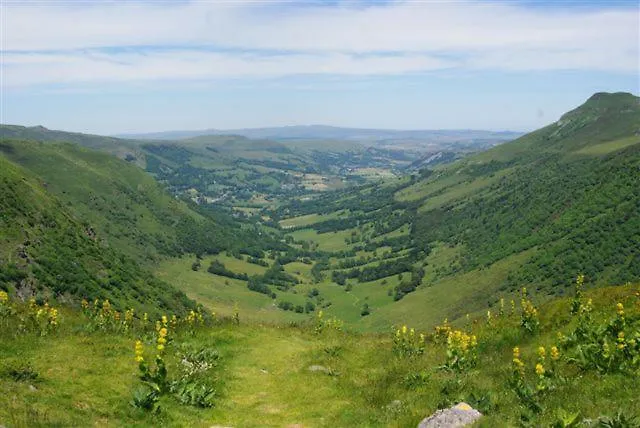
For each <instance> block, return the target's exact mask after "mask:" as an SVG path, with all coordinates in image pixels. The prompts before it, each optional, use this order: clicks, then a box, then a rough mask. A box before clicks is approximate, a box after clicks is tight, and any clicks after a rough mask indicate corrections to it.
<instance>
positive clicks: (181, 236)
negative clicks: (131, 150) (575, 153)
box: [2, 140, 238, 261]
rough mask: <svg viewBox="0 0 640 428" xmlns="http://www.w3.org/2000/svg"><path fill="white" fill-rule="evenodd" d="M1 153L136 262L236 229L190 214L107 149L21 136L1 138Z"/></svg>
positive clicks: (212, 241)
mask: <svg viewBox="0 0 640 428" xmlns="http://www.w3.org/2000/svg"><path fill="white" fill-rule="evenodd" d="M2 154H3V156H4V157H6V158H7V159H9V160H11V161H13V162H15V163H17V164H19V165H20V166H22V167H23V168H26V169H28V170H29V171H31V172H32V173H33V174H34V175H37V176H38V177H39V179H40V180H41V181H42V182H43V184H44V185H45V186H46V189H47V191H48V192H49V193H50V194H53V195H56V197H58V198H59V199H60V200H62V201H63V202H64V203H65V204H66V205H67V207H68V209H69V210H71V211H73V212H74V213H75V214H76V215H77V216H78V218H81V219H82V220H83V221H85V222H86V223H87V224H90V225H91V227H92V228H93V230H94V232H96V233H97V237H98V239H99V240H100V241H102V242H103V244H105V245H109V246H113V247H114V248H116V249H118V250H119V251H121V252H124V253H126V254H128V255H129V256H131V257H134V258H136V259H138V260H140V261H145V260H151V261H153V260H155V259H156V258H157V257H158V255H162V254H164V255H178V254H181V253H182V252H184V251H190V252H200V253H203V252H207V251H217V250H219V249H222V248H227V247H228V246H229V245H230V241H231V238H230V236H231V234H232V233H233V232H232V230H233V229H234V228H236V229H237V228H238V225H237V224H235V223H234V222H232V221H230V220H225V219H224V217H216V220H219V221H218V222H216V221H213V220H212V219H211V218H210V216H203V215H201V214H199V213H196V212H195V211H194V210H193V209H191V208H189V207H188V206H187V205H186V204H185V203H184V202H182V201H179V200H176V198H174V197H172V196H170V195H169V194H168V193H167V192H166V191H165V190H164V189H163V188H162V187H161V186H160V185H158V183H157V182H156V181H155V180H154V179H153V177H151V176H149V175H148V174H145V173H144V172H143V171H142V170H140V169H139V168H138V167H136V166H135V165H131V164H128V163H127V162H125V161H122V160H120V159H117V158H116V157H113V156H110V155H108V154H104V153H100V152H96V151H93V150H87V149H85V148H82V147H78V146H76V145H72V144H43V143H38V142H33V141H24V140H3V142H2ZM205 241H206V242H205Z"/></svg>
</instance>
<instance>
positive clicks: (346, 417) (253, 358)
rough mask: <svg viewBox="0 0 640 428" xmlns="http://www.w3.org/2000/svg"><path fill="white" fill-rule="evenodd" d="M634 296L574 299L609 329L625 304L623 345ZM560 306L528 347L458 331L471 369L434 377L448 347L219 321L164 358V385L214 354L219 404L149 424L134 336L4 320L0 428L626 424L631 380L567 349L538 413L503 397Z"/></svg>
mask: <svg viewBox="0 0 640 428" xmlns="http://www.w3.org/2000/svg"><path fill="white" fill-rule="evenodd" d="M638 292H640V289H639V288H638V286H637V285H636V286H631V285H629V286H624V287H615V288H607V289H602V290H597V291H595V292H591V293H589V295H588V296H585V299H586V298H591V299H592V300H593V305H594V306H595V308H596V310H595V312H594V320H595V321H596V322H601V321H603V320H606V319H610V318H611V317H612V316H613V317H614V318H615V310H614V309H613V308H614V307H615V304H616V302H622V303H623V304H624V307H625V308H626V310H627V312H626V318H627V321H626V322H627V325H628V329H630V330H629V331H628V336H627V337H633V334H636V335H637V334H640V331H638V330H637V326H638V322H640V318H639V317H640V312H638V310H639V309H638V307H637V299H638V297H637V296H636V295H635V294H636V293H638ZM585 301H586V300H585ZM583 302H584V301H583ZM569 306H570V300H569V299H557V300H554V301H552V302H550V303H548V304H546V305H544V306H542V307H540V308H539V310H540V322H541V327H540V330H539V332H538V333H536V334H533V335H531V334H527V333H526V332H524V331H523V330H522V328H520V326H519V322H520V320H519V315H518V314H516V315H505V316H504V317H496V318H495V319H494V320H493V321H492V323H491V324H487V323H486V322H485V321H483V320H476V321H474V322H472V323H470V324H468V325H467V326H465V329H467V330H468V331H471V332H472V333H473V334H476V335H477V337H478V348H477V352H478V362H477V365H476V366H475V367H473V368H471V369H468V370H464V371H461V372H458V371H448V370H442V369H439V368H438V367H440V366H442V365H443V364H444V363H445V362H446V359H447V357H446V346H445V345H443V344H438V343H434V342H431V341H430V340H429V341H428V342H427V344H426V348H425V352H424V354H422V355H418V356H415V357H412V358H406V357H402V356H399V355H398V354H396V353H394V352H393V343H392V336H393V334H391V333H383V334H355V333H347V332H340V331H335V330H331V329H327V330H324V331H323V332H322V333H320V334H317V333H315V332H314V330H313V328H312V327H305V326H303V327H299V326H298V327H296V326H290V327H277V328H276V327H269V326H264V325H258V324H254V323H247V322H245V321H244V314H243V313H240V324H239V325H235V324H234V323H231V322H228V321H218V322H216V323H214V324H213V325H211V326H206V327H202V328H198V330H197V331H196V333H195V334H193V335H192V334H189V333H188V331H186V330H181V329H179V328H174V327H171V328H170V335H171V337H172V341H171V342H170V343H169V344H168V345H167V346H168V350H167V352H166V357H165V360H166V361H167V364H168V366H167V367H168V370H169V376H170V378H172V379H175V378H177V377H179V371H180V363H179V360H180V358H181V357H180V356H179V355H180V352H182V351H181V350H184V349H202V348H203V349H208V350H215V351H216V352H217V353H218V355H219V358H218V360H217V362H216V363H215V365H214V367H213V368H212V369H210V370H209V371H208V372H207V373H208V374H207V379H208V382H210V383H213V384H215V389H216V395H215V399H214V407H211V408H204V409H203V408H198V407H192V406H188V405H182V404H180V402H179V401H178V400H176V399H175V398H173V397H172V396H171V395H166V396H163V397H161V398H160V401H159V404H160V406H161V411H160V412H159V413H158V414H153V413H148V412H144V411H142V410H140V409H136V408H134V407H133V406H132V405H131V404H130V402H131V394H132V391H133V389H134V388H135V386H136V385H139V384H140V381H139V380H137V376H136V372H137V367H136V363H135V362H134V361H133V342H134V340H135V339H136V338H139V337H142V338H143V341H144V342H146V343H147V344H148V345H147V346H150V345H149V344H151V345H152V344H153V343H154V338H153V337H154V336H153V334H151V335H149V334H144V333H141V332H140V331H138V330H137V328H134V330H133V331H129V332H128V333H123V332H120V333H109V332H107V333H105V332H91V331H88V330H86V327H87V325H88V322H89V321H88V319H87V318H85V317H84V316H83V315H81V314H80V313H79V312H77V311H75V310H64V311H63V312H62V315H61V323H60V328H59V329H58V331H56V332H54V333H50V334H48V335H46V336H43V337H41V336H39V335H37V334H34V333H27V334H21V335H15V334H14V332H13V331H11V330H10V329H9V328H8V327H7V326H11V325H12V324H10V323H11V319H10V318H4V319H3V320H4V321H3V322H5V328H3V329H2V331H1V332H0V337H1V338H2V343H3V346H2V347H0V388H2V390H3V391H7V392H8V393H6V394H2V395H1V396H0V423H2V424H5V425H7V426H17V427H19V426H52V425H53V426H72V425H74V426H75V425H95V424H97V425H133V426H203V427H204V426H212V425H220V426H243V427H258V426H318V427H322V426H326V427H333V426H362V427H365V426H366V427H383V426H384V427H406V426H416V425H417V424H418V422H419V421H420V420H421V419H422V418H423V417H425V416H427V415H429V414H431V413H433V412H434V411H436V410H437V409H438V408H441V407H445V406H449V405H451V404H452V403H456V402H458V401H460V400H465V401H467V402H469V403H471V404H472V405H473V406H475V407H476V408H479V409H480V410H481V411H482V412H483V413H484V414H485V415H486V416H485V417H484V418H482V419H481V420H480V421H479V423H478V424H477V426H487V427H496V426H514V425H520V424H524V425H533V426H549V425H550V424H552V423H556V422H557V421H558V420H559V416H558V415H559V413H558V412H559V410H564V411H567V412H575V413H579V414H580V415H581V416H580V418H579V420H580V419H582V418H589V419H591V420H595V419H597V418H598V417H600V416H603V415H612V414H614V413H615V412H616V411H617V410H622V411H623V412H624V413H625V414H626V415H627V416H628V417H630V416H632V415H633V412H634V411H637V409H638V404H639V403H638V396H639V393H640V390H639V389H638V388H639V386H638V384H637V381H636V380H637V378H636V377H635V376H636V375H634V374H633V372H631V373H624V372H613V373H604V374H603V373H598V372H596V371H594V370H590V369H585V370H579V369H578V368H577V366H576V363H575V362H572V360H571V355H572V354H571V352H573V351H572V350H571V349H567V350H565V349H562V350H561V358H560V359H559V361H558V363H557V367H556V370H557V376H559V377H558V378H556V377H552V378H549V379H551V380H550V381H551V382H553V385H554V387H553V388H551V389H549V390H546V391H544V392H542V393H539V394H538V395H537V398H536V399H535V400H536V403H537V406H538V409H537V410H535V411H534V410H531V408H530V406H529V403H528V402H526V401H521V400H520V399H519V398H518V395H517V394H516V393H515V391H514V389H512V387H511V386H510V383H509V382H510V381H509V379H511V378H512V371H511V364H512V363H511V359H512V356H511V355H512V348H513V347H514V346H518V347H519V348H520V352H521V358H522V359H523V360H524V362H525V370H526V372H525V373H526V380H527V381H528V382H536V376H535V374H533V373H532V372H533V368H532V367H533V365H535V361H536V357H535V355H536V349H537V348H538V347H539V346H545V347H547V349H550V347H551V345H553V344H557V343H558V342H557V340H558V339H557V336H556V333H557V332H558V331H561V332H563V333H564V334H569V332H570V331H572V329H574V328H575V326H576V320H575V318H572V317H571V316H570V315H569ZM612 314H613V315H612ZM7 322H8V323H9V324H6V323H7ZM633 326H635V327H633ZM634 328H635V332H634V330H633V329H634ZM141 335H142V336H141ZM545 364H546V365H547V367H549V365H548V364H550V363H549V362H548V361H547V362H546V363H545ZM311 367H315V371H314V370H310V368H311ZM567 397H571V399H570V400H568V399H567ZM629 426H633V425H629Z"/></svg>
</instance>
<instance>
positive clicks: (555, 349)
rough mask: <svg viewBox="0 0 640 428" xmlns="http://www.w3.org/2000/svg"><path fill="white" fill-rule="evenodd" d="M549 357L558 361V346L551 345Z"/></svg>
mask: <svg viewBox="0 0 640 428" xmlns="http://www.w3.org/2000/svg"><path fill="white" fill-rule="evenodd" d="M551 359H552V360H553V361H558V359H560V351H558V347H557V346H552V347H551Z"/></svg>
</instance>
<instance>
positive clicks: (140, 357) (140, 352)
mask: <svg viewBox="0 0 640 428" xmlns="http://www.w3.org/2000/svg"><path fill="white" fill-rule="evenodd" d="M135 352H136V362H137V363H141V362H143V361H144V347H143V346H142V341H140V340H136V346H135Z"/></svg>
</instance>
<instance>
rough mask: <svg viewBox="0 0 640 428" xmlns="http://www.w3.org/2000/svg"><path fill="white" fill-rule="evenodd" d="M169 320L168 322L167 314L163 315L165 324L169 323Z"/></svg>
mask: <svg viewBox="0 0 640 428" xmlns="http://www.w3.org/2000/svg"><path fill="white" fill-rule="evenodd" d="M167 322H168V319H167V316H166V315H163V316H162V324H163V325H167Z"/></svg>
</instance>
